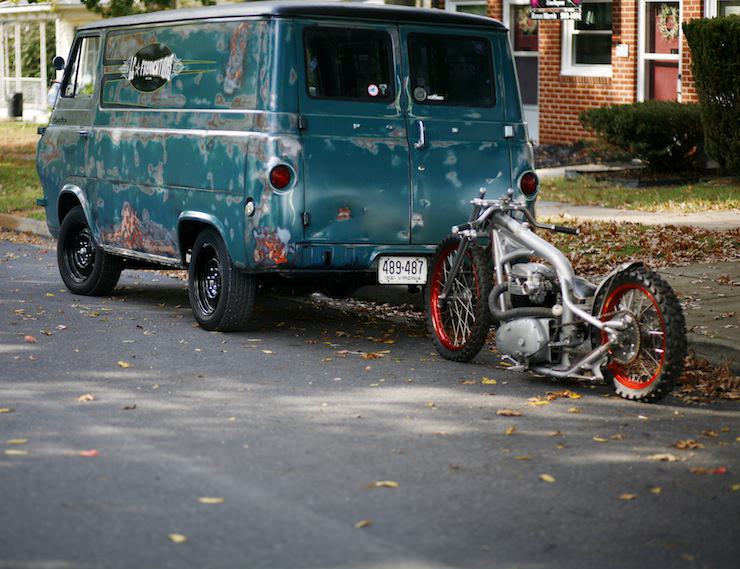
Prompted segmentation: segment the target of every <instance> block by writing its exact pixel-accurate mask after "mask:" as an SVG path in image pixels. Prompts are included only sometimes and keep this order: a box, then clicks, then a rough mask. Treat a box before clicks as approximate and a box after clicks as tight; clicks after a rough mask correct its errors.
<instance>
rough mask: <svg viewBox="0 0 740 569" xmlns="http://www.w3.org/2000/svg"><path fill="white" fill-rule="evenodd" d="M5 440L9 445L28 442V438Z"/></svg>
mask: <svg viewBox="0 0 740 569" xmlns="http://www.w3.org/2000/svg"><path fill="white" fill-rule="evenodd" d="M5 442H6V443H8V444H9V445H24V444H26V443H27V442H28V439H8V440H7V441H5Z"/></svg>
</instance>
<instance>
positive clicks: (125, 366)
mask: <svg viewBox="0 0 740 569" xmlns="http://www.w3.org/2000/svg"><path fill="white" fill-rule="evenodd" d="M118 367H122V368H123V369H128V368H130V367H131V364H130V363H128V362H125V361H123V360H118Z"/></svg>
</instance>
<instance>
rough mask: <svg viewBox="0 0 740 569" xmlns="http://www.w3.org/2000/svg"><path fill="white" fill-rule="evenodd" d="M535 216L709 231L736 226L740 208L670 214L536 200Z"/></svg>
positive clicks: (739, 226) (739, 221) (734, 227)
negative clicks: (689, 227) (685, 226)
mask: <svg viewBox="0 0 740 569" xmlns="http://www.w3.org/2000/svg"><path fill="white" fill-rule="evenodd" d="M537 217H540V218H553V219H555V218H558V219H586V220H593V221H625V222H630V223H644V224H646V225H691V226H694V227H701V228H702V229H709V230H712V231H722V230H728V229H737V228H740V210H737V209H732V210H724V211H704V212H701V213H673V212H665V211H659V212H650V211H637V210H630V209H615V208H608V207H598V206H586V205H573V204H567V203H558V202H546V201H538V202H537Z"/></svg>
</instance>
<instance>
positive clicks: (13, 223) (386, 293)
mask: <svg viewBox="0 0 740 569" xmlns="http://www.w3.org/2000/svg"><path fill="white" fill-rule="evenodd" d="M0 229H6V230H10V231H16V232H18V233H32V234H33V235H39V236H41V237H48V238H51V234H50V233H49V229H48V228H47V227H46V222H44V221H39V220H36V219H29V218H27V217H20V216H17V215H11V214H8V213H0ZM402 288H403V289H405V288H406V287H405V286H389V287H383V288H382V289H380V287H362V289H361V290H362V292H363V294H361V295H359V297H358V298H359V299H360V300H370V301H373V302H380V303H394V302H404V301H403V300H402V291H401V290H400V289H402ZM378 289H380V290H378ZM406 295H408V293H406V292H405V291H404V292H403V296H406ZM417 300H418V299H417ZM413 301H414V299H412V298H407V299H406V300H405V302H406V303H413ZM686 340H687V343H688V347H689V349H690V350H692V351H693V352H694V354H695V355H696V356H698V357H701V358H704V359H705V360H707V361H708V362H710V363H711V364H712V365H715V366H722V365H725V364H727V363H728V362H729V363H730V370H731V371H732V373H735V374H740V349H737V348H735V347H734V346H730V345H728V344H726V343H723V342H720V341H712V340H711V339H709V338H707V337H705V336H699V335H696V334H687V335H686Z"/></svg>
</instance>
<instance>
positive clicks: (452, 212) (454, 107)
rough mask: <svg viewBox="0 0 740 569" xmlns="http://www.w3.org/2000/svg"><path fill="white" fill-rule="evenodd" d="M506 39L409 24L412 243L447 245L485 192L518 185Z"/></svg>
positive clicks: (405, 30) (404, 30) (405, 32)
mask: <svg viewBox="0 0 740 569" xmlns="http://www.w3.org/2000/svg"><path fill="white" fill-rule="evenodd" d="M499 35H500V34H498V33H496V32H490V31H487V30H476V29H472V28H471V29H460V28H443V27H431V26H423V27H422V26H401V38H402V42H403V45H404V46H405V47H404V49H403V52H404V55H403V57H404V67H405V69H406V70H407V73H408V83H407V96H408V101H409V102H408V116H407V120H408V139H409V148H410V160H411V243H412V244H425V243H427V244H430V243H439V242H440V241H441V240H442V239H443V238H444V236H445V235H447V234H449V233H450V229H451V226H452V225H454V224H456V223H462V222H465V221H467V219H468V216H469V214H470V207H471V206H470V200H471V199H473V198H474V197H476V196H477V193H478V189H479V188H481V187H485V188H487V189H488V197H495V196H497V195H501V194H503V193H504V192H505V191H506V190H507V189H508V188H509V187H511V165H510V156H509V149H508V145H507V144H506V140H505V138H504V120H505V115H504V107H505V105H504V104H503V95H502V91H503V90H502V89H501V86H502V85H503V82H502V80H501V73H500V69H501V66H500V65H498V64H497V62H499V61H500V53H499V41H498V39H499Z"/></svg>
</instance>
